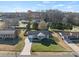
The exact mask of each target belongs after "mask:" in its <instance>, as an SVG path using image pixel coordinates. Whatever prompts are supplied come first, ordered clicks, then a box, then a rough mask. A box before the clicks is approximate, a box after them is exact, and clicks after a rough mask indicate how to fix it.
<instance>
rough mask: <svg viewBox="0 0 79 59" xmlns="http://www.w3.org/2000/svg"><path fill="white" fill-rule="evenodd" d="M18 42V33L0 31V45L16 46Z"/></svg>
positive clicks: (14, 31) (10, 30)
mask: <svg viewBox="0 0 79 59" xmlns="http://www.w3.org/2000/svg"><path fill="white" fill-rule="evenodd" d="M18 41H19V39H18V33H17V31H16V30H13V29H5V30H0V44H12V45H13V44H16V43H17V42H18Z"/></svg>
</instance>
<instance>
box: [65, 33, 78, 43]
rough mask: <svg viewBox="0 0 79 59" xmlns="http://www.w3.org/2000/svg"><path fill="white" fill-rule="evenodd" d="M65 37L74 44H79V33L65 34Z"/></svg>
mask: <svg viewBox="0 0 79 59" xmlns="http://www.w3.org/2000/svg"><path fill="white" fill-rule="evenodd" d="M64 37H67V38H68V39H70V40H71V41H72V42H74V43H79V32H64Z"/></svg>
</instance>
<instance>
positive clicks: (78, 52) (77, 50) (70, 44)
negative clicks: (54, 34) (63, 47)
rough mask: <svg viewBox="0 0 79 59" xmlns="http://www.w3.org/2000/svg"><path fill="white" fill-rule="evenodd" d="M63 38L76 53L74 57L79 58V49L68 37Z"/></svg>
mask: <svg viewBox="0 0 79 59" xmlns="http://www.w3.org/2000/svg"><path fill="white" fill-rule="evenodd" d="M61 34H62V33H61ZM61 37H62V38H63V39H64V42H65V43H66V44H67V45H68V46H69V47H70V48H72V50H73V51H74V55H76V56H79V47H78V46H77V45H76V44H75V43H73V42H72V41H71V40H70V39H69V38H68V37H67V36H64V34H62V35H61ZM69 42H71V43H69Z"/></svg>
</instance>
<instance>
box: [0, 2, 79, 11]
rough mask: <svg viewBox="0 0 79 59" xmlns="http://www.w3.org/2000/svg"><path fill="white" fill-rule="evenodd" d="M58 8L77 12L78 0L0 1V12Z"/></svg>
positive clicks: (78, 9)
mask: <svg viewBox="0 0 79 59" xmlns="http://www.w3.org/2000/svg"><path fill="white" fill-rule="evenodd" d="M48 9H58V10H61V11H67V12H79V1H0V12H27V10H32V11H40V10H48Z"/></svg>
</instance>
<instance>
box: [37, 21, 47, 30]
mask: <svg viewBox="0 0 79 59" xmlns="http://www.w3.org/2000/svg"><path fill="white" fill-rule="evenodd" d="M38 29H40V30H43V29H47V23H46V22H45V21H41V22H40V23H39V25H38Z"/></svg>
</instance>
